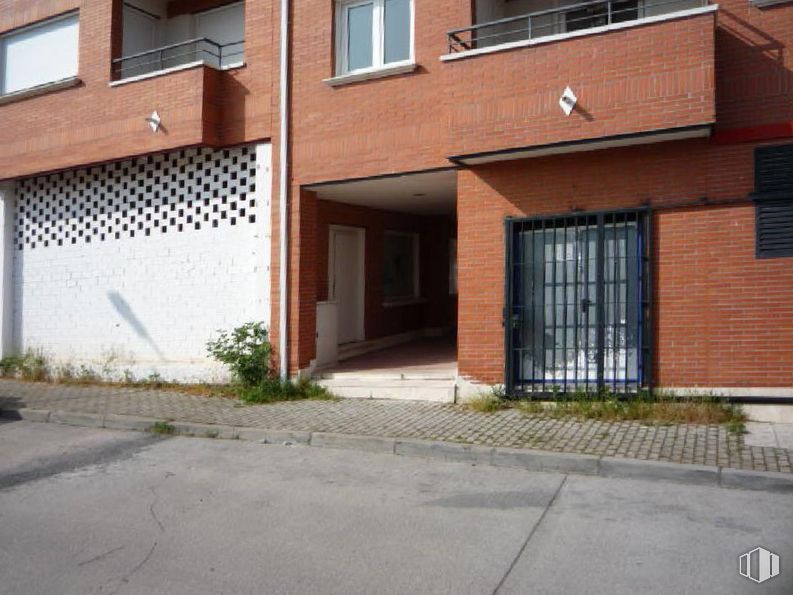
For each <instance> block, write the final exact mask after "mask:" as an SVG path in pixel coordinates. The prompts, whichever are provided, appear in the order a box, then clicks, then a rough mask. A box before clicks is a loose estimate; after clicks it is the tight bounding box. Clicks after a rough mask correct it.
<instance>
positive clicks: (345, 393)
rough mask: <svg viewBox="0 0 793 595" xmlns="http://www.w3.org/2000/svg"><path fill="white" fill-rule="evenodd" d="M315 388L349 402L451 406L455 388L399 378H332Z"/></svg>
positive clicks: (448, 382) (445, 382)
mask: <svg viewBox="0 0 793 595" xmlns="http://www.w3.org/2000/svg"><path fill="white" fill-rule="evenodd" d="M317 382H318V384H320V385H321V386H324V387H325V388H327V389H328V390H329V391H331V392H332V393H334V394H336V395H338V396H340V397H346V398H349V399H401V400H408V401H433V402H438V403H453V402H454V397H455V391H456V385H455V382H454V380H452V379H444V380H416V379H399V378H390V379H388V378H376V377H371V378H362V377H360V376H359V377H355V378H351V377H348V378H332V379H319V380H317Z"/></svg>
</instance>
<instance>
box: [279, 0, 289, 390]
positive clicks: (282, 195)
mask: <svg viewBox="0 0 793 595" xmlns="http://www.w3.org/2000/svg"><path fill="white" fill-rule="evenodd" d="M279 78H280V90H279V94H280V95H279V97H280V116H281V124H280V139H279V140H280V147H279V152H278V166H279V168H278V169H279V172H278V207H279V217H278V221H279V226H278V233H279V240H280V244H279V246H280V247H279V249H278V255H279V261H280V264H279V267H278V273H279V278H278V293H279V296H278V354H279V357H280V365H281V378H286V377H287V376H288V375H289V358H288V355H287V345H288V337H287V336H286V334H287V329H286V326H287V324H286V323H287V301H288V299H289V291H288V288H287V285H286V284H287V274H286V269H287V266H288V264H289V253H288V250H289V233H288V228H289V225H288V223H289V221H288V217H289V215H288V212H289V211H288V209H287V195H288V193H289V180H288V175H289V153H288V151H289V0H281V73H280V76H279Z"/></svg>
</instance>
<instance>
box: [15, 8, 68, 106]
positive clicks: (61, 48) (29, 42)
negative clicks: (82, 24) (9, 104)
mask: <svg viewBox="0 0 793 595" xmlns="http://www.w3.org/2000/svg"><path fill="white" fill-rule="evenodd" d="M78 30H79V25H78V21H77V16H73V17H69V18H65V19H60V20H58V21H55V22H51V23H46V24H44V25H40V26H38V27H33V28H31V29H26V30H25V31H22V32H20V33H15V34H12V35H8V36H7V37H5V39H2V40H0V43H3V45H4V46H5V54H4V55H5V58H4V60H3V63H2V64H0V72H2V75H3V77H2V81H0V87H2V92H3V93H13V92H14V91H21V90H22V89H29V88H31V87H35V86H37V85H43V84H45V83H51V82H55V81H59V80H62V79H66V78H69V77H72V76H76V75H77V40H78ZM0 53H2V52H0Z"/></svg>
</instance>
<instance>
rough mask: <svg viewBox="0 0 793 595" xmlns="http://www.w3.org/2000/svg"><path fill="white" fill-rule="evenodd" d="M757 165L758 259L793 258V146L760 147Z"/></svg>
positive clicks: (756, 156) (753, 195)
mask: <svg viewBox="0 0 793 595" xmlns="http://www.w3.org/2000/svg"><path fill="white" fill-rule="evenodd" d="M754 162H755V165H754V167H755V172H754V175H755V192H754V193H753V194H752V198H753V199H754V201H755V211H756V213H755V214H756V227H757V231H756V234H757V235H756V246H757V256H758V257H759V258H774V257H781V256H793V144H791V145H776V146H772V147H758V148H757V149H755V153H754Z"/></svg>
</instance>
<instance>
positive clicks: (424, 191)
mask: <svg viewBox="0 0 793 595" xmlns="http://www.w3.org/2000/svg"><path fill="white" fill-rule="evenodd" d="M311 190H312V191H314V192H316V193H317V197H318V198H321V199H323V200H333V201H336V202H343V203H347V204H350V205H360V206H364V207H370V208H373V209H383V210H386V211H397V212H399V213H412V214H415V215H453V214H454V213H455V212H456V205H457V171H456V170H454V169H450V170H444V171H434V172H424V173H418V174H406V175H404V176H389V177H385V178H371V179H367V180H356V181H353V182H341V183H337V184H322V185H318V186H312V187H311Z"/></svg>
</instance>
